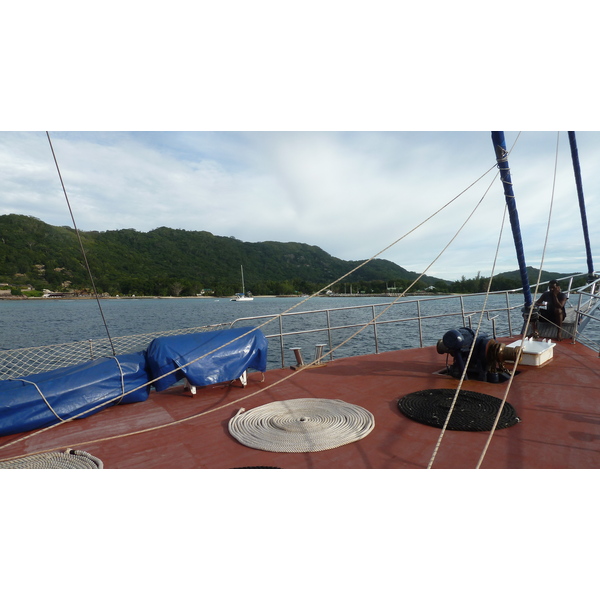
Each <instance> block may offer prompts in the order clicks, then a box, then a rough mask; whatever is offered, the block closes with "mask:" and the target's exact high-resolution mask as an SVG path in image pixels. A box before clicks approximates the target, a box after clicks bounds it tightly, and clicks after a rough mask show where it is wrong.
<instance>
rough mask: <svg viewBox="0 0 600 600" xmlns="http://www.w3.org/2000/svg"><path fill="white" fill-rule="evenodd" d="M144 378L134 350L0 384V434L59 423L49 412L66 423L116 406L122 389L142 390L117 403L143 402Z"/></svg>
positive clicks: (143, 362)
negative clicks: (112, 399)
mask: <svg viewBox="0 0 600 600" xmlns="http://www.w3.org/2000/svg"><path fill="white" fill-rule="evenodd" d="M117 360H118V364H117ZM119 365H120V366H121V368H120V369H119ZM121 371H122V372H123V380H122V378H121ZM23 380H25V381H23ZM149 380H150V379H149V374H148V372H147V370H146V357H145V352H137V353H135V354H125V355H121V356H116V357H112V358H99V359H97V360H94V361H92V362H89V363H84V364H82V365H75V366H72V367H63V368H60V369H56V370H54V371H48V372H47V373H38V374H36V375H28V376H27V377H23V378H22V379H9V380H6V381H0V435H8V434H11V433H19V432H23V431H31V430H32V429H39V428H41V427H47V426H48V425H53V424H54V423H57V422H58V421H59V420H60V419H59V418H58V417H57V416H56V415H55V414H54V413H53V412H52V411H53V410H54V412H55V413H56V414H57V415H58V416H59V417H61V419H68V418H70V417H73V416H75V415H79V414H81V413H82V412H85V411H86V410H89V409H91V408H94V407H96V406H99V405H100V404H102V403H104V402H107V401H108V400H110V399H111V398H114V399H115V401H114V402H111V403H108V404H107V405H106V406H111V405H113V404H117V403H119V397H120V396H121V394H122V393H123V385H124V388H125V391H129V390H133V389H135V388H137V387H138V386H143V387H142V388H141V389H139V390H137V391H135V392H132V393H131V394H127V395H126V396H124V397H123V398H122V399H121V400H120V403H121V404H128V403H132V402H143V401H144V400H146V399H147V398H148V394H149V387H150V386H149V385H144V384H146V383H147V382H148V381H149ZM26 382H29V383H26ZM34 383H35V384H36V385H37V386H38V388H39V390H40V391H41V392H42V394H43V395H44V397H45V398H46V401H47V402H48V403H46V401H44V398H42V396H41V395H40V391H38V389H37V388H36V386H35V385H33V384H34ZM48 404H50V406H51V407H52V409H50V408H49V406H48ZM103 408H104V407H103ZM99 410H101V409H99ZM93 412H97V411H93V410H91V411H90V412H88V413H86V414H85V415H84V416H89V415H90V414H92V413H93Z"/></svg>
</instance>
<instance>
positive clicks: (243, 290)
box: [240, 265, 246, 296]
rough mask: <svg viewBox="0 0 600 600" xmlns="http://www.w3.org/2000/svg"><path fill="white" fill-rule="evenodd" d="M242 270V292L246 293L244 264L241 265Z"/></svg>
mask: <svg viewBox="0 0 600 600" xmlns="http://www.w3.org/2000/svg"><path fill="white" fill-rule="evenodd" d="M240 271H241V272H242V294H243V295H244V296H245V295H246V288H245V286H244V266H243V265H240Z"/></svg>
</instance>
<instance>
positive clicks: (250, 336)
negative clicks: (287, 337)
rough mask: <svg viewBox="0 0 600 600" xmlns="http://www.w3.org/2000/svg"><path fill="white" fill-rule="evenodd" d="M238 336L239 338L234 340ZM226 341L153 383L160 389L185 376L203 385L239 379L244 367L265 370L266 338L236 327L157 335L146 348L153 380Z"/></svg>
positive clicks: (191, 381)
mask: <svg viewBox="0 0 600 600" xmlns="http://www.w3.org/2000/svg"><path fill="white" fill-rule="evenodd" d="M250 332H251V333H250ZM240 336H243V337H240ZM238 337H239V338H240V339H237V340H236V338H238ZM232 340H235V341H232ZM227 342H231V343H230V344H229V345H227V346H225V347H224V348H221V349H220V350H218V351H217V352H214V353H213V354H209V355H208V356H205V357H204V358H202V359H200V360H198V361H196V362H193V363H192V364H190V365H188V366H186V367H183V368H182V369H181V370H179V371H177V372H176V373H173V374H171V375H167V376H166V377H164V378H163V379H160V380H159V381H156V382H154V383H153V385H154V387H155V388H156V389H157V390H158V391H159V392H160V391H162V390H166V389H167V388H168V387H170V386H172V385H173V384H175V383H177V381H179V380H180V379H183V378H184V377H185V378H186V379H187V380H188V381H189V382H190V384H191V385H194V386H204V385H211V384H213V383H222V382H224V381H233V380H234V379H238V378H239V377H240V376H241V375H242V374H243V373H244V371H245V370H246V369H255V370H256V371H263V372H264V371H266V368H267V339H266V338H265V336H264V334H263V332H262V331H260V330H256V331H252V328H251V327H237V328H234V329H227V330H220V331H208V332H203V333H192V334H187V335H174V336H170V337H162V338H156V339H155V340H153V341H152V343H151V344H150V345H149V346H148V350H147V353H148V355H147V358H148V368H149V369H150V373H151V376H152V379H156V378H157V377H160V376H161V375H165V374H166V373H169V372H170V371H172V370H173V369H176V368H177V367H182V366H183V365H187V363H189V362H191V361H193V360H194V359H197V358H199V357H201V356H204V355H205V354H206V353H207V352H210V351H211V350H214V349H215V348H219V347H220V346H222V345H223V344H227Z"/></svg>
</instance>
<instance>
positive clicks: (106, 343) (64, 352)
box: [0, 323, 229, 380]
mask: <svg viewBox="0 0 600 600" xmlns="http://www.w3.org/2000/svg"><path fill="white" fill-rule="evenodd" d="M228 327H229V323H220V324H218V325H210V326H202V327H188V328H186V329H174V330H171V331H161V332H155V333H140V334H136V335H128V336H123V337H116V338H112V345H111V343H110V340H109V339H108V338H99V339H92V340H84V341H81V342H70V343H67V344H54V345H51V346H40V347H37V348H17V349H15V350H0V380H1V379H16V378H18V377H26V376H27V375H31V374H32V373H45V372H46V371H52V370H54V369H58V368H60V367H68V366H71V365H79V364H82V363H86V362H88V361H90V360H95V359H97V358H102V357H105V356H113V346H114V350H115V354H117V355H120V354H130V353H132V352H140V351H141V350H145V349H146V348H147V347H148V344H150V342H151V341H152V340H153V339H155V338H158V337H167V336H171V335H184V334H188V333H201V332H204V331H214V330H219V329H226V328H228Z"/></svg>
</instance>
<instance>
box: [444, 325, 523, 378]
mask: <svg viewBox="0 0 600 600" xmlns="http://www.w3.org/2000/svg"><path fill="white" fill-rule="evenodd" d="M473 343H474V344H475V345H474V347H473V354H472V355H471V359H470V360H469V352H470V351H471V346H473ZM437 351H438V354H449V355H450V356H452V358H454V363H453V364H452V365H449V366H448V369H447V373H448V374H449V375H451V376H452V377H454V378H456V379H460V378H461V377H462V374H463V372H464V371H465V367H466V370H467V373H466V376H465V378H466V379H476V380H478V381H487V382H489V383H503V382H504V381H506V380H507V379H509V377H510V372H509V371H508V369H507V368H506V367H505V366H504V362H505V361H513V362H514V361H515V360H516V358H517V353H518V349H516V348H509V347H508V346H506V344H503V343H501V342H498V341H496V340H495V339H494V338H492V337H491V336H490V335H488V334H487V333H482V334H479V335H477V336H476V335H475V332H474V331H473V330H472V329H470V328H469V327H460V328H458V329H451V330H450V331H447V332H446V333H445V334H444V336H443V337H442V339H441V340H439V341H438V343H437ZM467 361H468V365H467Z"/></svg>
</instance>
